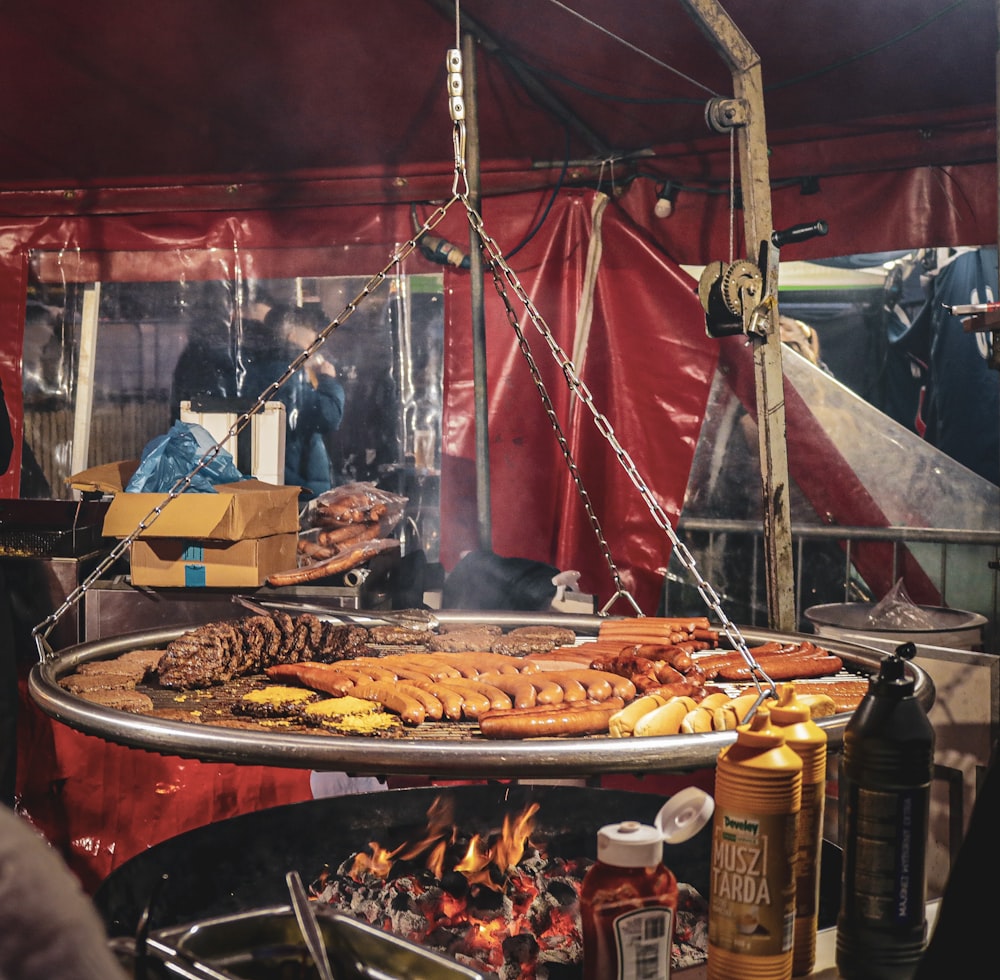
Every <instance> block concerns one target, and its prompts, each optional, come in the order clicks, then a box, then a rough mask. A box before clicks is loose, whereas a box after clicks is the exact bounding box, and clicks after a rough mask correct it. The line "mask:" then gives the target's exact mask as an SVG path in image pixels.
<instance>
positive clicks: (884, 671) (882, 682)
mask: <svg viewBox="0 0 1000 980" xmlns="http://www.w3.org/2000/svg"><path fill="white" fill-rule="evenodd" d="M916 653H917V648H916V647H915V646H914V645H913V644H912V643H903V644H902V645H900V646H898V647H896V649H895V651H894V652H892V653H890V654H889V655H888V656H886V657H883V658H882V663H881V664H880V666H879V670H878V676H877V677H874V678H872V680H871V682H870V688H871V690H872V691H873V692H874V693H878V694H892V695H894V696H896V697H905V696H906V695H908V694H912V693H913V691H914V688H915V687H916V682H915V681H914V680H913V679H912V678H911V677H907V676H906V661H907V660H912V659H913V657H914V656H916Z"/></svg>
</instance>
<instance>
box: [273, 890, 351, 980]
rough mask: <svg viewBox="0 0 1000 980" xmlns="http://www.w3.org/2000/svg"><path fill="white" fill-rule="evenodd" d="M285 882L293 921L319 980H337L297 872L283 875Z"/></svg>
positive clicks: (324, 942)
mask: <svg viewBox="0 0 1000 980" xmlns="http://www.w3.org/2000/svg"><path fill="white" fill-rule="evenodd" d="M285 882H286V883H287V885H288V893H289V895H291V898H292V911H294V912H295V920H296V921H297V922H298V924H299V929H300V930H301V931H302V938H303V939H305V941H306V948H307V949H308V950H309V955H310V956H311V957H312V958H313V961H314V962H315V963H316V968H317V969H318V970H319V977H320V980H338V978H337V975H336V974H335V973H334V972H333V966H332V965H331V963H330V957H329V956H328V955H327V951H326V941H325V940H324V939H323V932H322V930H321V929H320V927H319V922H317V921H316V913H315V912H313V907H312V903H311V902H310V901H309V897H308V896H307V895H306V890H305V888H304V887H303V885H302V879H301V878H300V877H299V873H298V871H289V872H288V874H286V875H285Z"/></svg>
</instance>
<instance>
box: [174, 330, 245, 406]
mask: <svg viewBox="0 0 1000 980" xmlns="http://www.w3.org/2000/svg"><path fill="white" fill-rule="evenodd" d="M235 396H236V366H235V363H234V361H233V355H232V350H231V327H230V322H229V319H228V317H227V315H226V314H225V313H223V312H220V311H199V312H196V313H195V314H193V315H192V318H191V321H190V323H189V325H188V342H187V346H186V347H185V348H184V350H182V351H181V355H180V357H179V358H178V359H177V364H176V366H175V367H174V377H173V385H172V387H171V389H170V421H171V422H176V421H177V420H178V419H179V418H180V417H181V402H185V401H190V402H194V401H197V400H198V399H228V398H234V397H235Z"/></svg>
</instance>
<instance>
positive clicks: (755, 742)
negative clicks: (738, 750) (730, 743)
mask: <svg viewBox="0 0 1000 980" xmlns="http://www.w3.org/2000/svg"><path fill="white" fill-rule="evenodd" d="M736 733H737V734H736V744H737V745H744V746H750V747H752V748H756V749H773V748H776V747H777V746H779V745H784V744H785V736H784V735H782V733H781V732H780V731H778V729H776V728H772V727H771V709H770V708H768V707H765V706H764V705H761V706H760V707H759V708H758V709H757V710H756V712H755V713H754V716H753V718H751V719H750V720H749V721H748V722H747V723H746V724H744V725H737V726H736Z"/></svg>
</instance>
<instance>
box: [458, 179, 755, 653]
mask: <svg viewBox="0 0 1000 980" xmlns="http://www.w3.org/2000/svg"><path fill="white" fill-rule="evenodd" d="M462 202H463V203H464V205H465V210H466V214H467V216H468V219H469V223H470V224H471V226H472V228H473V229H474V230H475V232H476V234H477V235H478V237H479V242H480V248H481V249H482V250H483V251H484V252H485V253H486V254H487V256H488V261H489V263H490V265H491V271H492V273H493V280H494V283H495V284H497V283H499V282H500V277H499V276H498V274H497V271H496V270H497V269H499V270H500V271H501V272H502V274H503V278H504V279H505V280H506V281H507V283H508V284H509V285H510V287H511V289H512V290H513V292H514V293H515V295H516V296H517V298H518V299H519V300H520V302H521V304H522V305H523V306H524V309H525V311H526V312H527V314H528V317H529V318H530V319H531V322H532V324H534V327H535V329H536V330H537V331H538V333H539V334H540V335H541V337H542V339H543V340H544V341H545V343H546V345H547V346H548V348H549V351H550V353H551V354H552V357H553V359H554V360H555V362H556V363H557V364H558V365H559V367H560V369H561V370H562V373H563V376H564V377H565V378H566V384H567V386H568V387H569V390H570V392H571V394H573V395H575V396H576V397H577V398H578V399H579V400H580V401H581V402H582V403H583V404H584V405H585V406H586V407H587V409H588V410H589V411H590V413H591V415H592V417H593V419H594V424H595V425H596V427H597V430H598V432H600V433H601V434H602V435H603V436H604V438H605V439H606V440H607V442H608V444H609V445H610V446H611V449H612V451H613V452H614V454H615V456H616V457H617V458H618V462H619V463H620V464H621V466H622V468H623V469H624V470H625V473H626V474H627V475H628V477H629V479H630V480H631V481H632V483H633V485H634V486H635V488H636V489H637V490H638V491H639V495H640V496H641V497H642V500H643V502H644V503H645V504H646V506H647V507H648V508H649V512H650V514H651V515H652V517H653V520H654V521H655V522H656V524H657V526H658V527H659V528H660V529H661V530H662V531H663V532H664V533H665V534H666V535H667V538H668V539H669V541H670V543H671V545H672V546H673V549H674V551H675V553H676V554H677V557H678V559H679V560H680V562H681V564H682V565H683V566H684V568H685V569H686V570H687V571H688V572H689V573H690V575H691V577H692V578H693V579H694V582H695V585H696V587H697V589H698V594H699V595H700V596H701V598H702V600H703V601H704V603H705V604H706V606H708V608H709V609H710V610H711V611H712V612H713V613H714V614H715V615H716V617H717V618H718V620H719V623H720V624H721V628H722V632H723V633H725V635H726V637H727V638H728V639H729V641H730V643H732V644H733V646H734V647H735V648H736V649H737V650H739V651H740V653H741V654H742V655H743V657H744V659H745V660H746V661H747V663H748V665H749V666H750V667H751V669H752V670H753V671H754V672H756V671H759V670H760V665H759V664H758V663H757V661H756V660H755V659H754V657H753V656H752V654H751V653H750V652H749V649H748V647H747V642H746V640H745V639H744V637H743V634H742V633H741V632H740V630H739V628H738V627H737V626H736V624H735V623H733V621H732V620H731V619H730V618H729V616H728V615H727V614H726V612H725V610H724V609H723V608H722V600H721V599H720V597H719V594H718V592H716V590H715V589H714V588H713V587H712V585H711V584H710V583H709V582H708V581H707V580H706V579H705V578H704V576H703V575H702V574H701V571H700V570H699V568H698V565H697V562H696V561H695V559H694V556H693V555H692V554H691V552H690V551H689V550H688V548H687V546H686V545H685V544H684V543H683V542H682V541H681V540H680V538H678V537H677V534H676V532H675V531H674V529H673V527H672V525H671V523H670V519H669V518H668V517H667V514H666V512H665V511H664V510H663V508H662V507H661V506H660V503H659V501H657V500H656V498H655V497H654V496H653V494H652V492H651V491H650V489H649V487H648V486H647V485H646V482H645V480H644V479H643V478H642V475H641V474H640V473H639V470H638V468H637V467H636V465H635V462H634V461H633V459H632V457H631V456H630V455H629V453H628V451H627V450H626V449H625V448H624V447H623V446H622V444H621V443H620V442H619V441H618V437H617V436H616V435H615V431H614V427H613V426H612V424H611V422H610V420H609V419H608V418H607V416H606V415H604V414H603V413H601V412H600V411H599V409H598V408H597V406H596V405H595V403H594V397H593V395H592V393H591V391H590V389H589V388H588V387H587V385H586V382H584V381H583V379H582V378H581V377H580V375H579V374H578V373H577V370H576V366H575V365H574V364H573V362H572V360H571V359H570V358H569V356H568V355H567V354H566V352H565V351H564V350H563V349H562V348H561V347H560V346H559V343H558V341H557V340H556V339H555V337H554V336H553V335H552V331H551V330H550V329H549V327H548V325H547V324H546V322H545V320H544V319H543V317H542V315H541V314H540V313H539V312H538V310H537V309H536V307H535V305H534V303H533V302H532V301H531V297H530V296H528V293H527V291H526V290H525V288H524V287H523V286H522V285H521V282H520V280H519V279H518V278H517V275H516V273H515V272H514V270H513V269H511V267H510V265H508V263H507V261H506V259H505V258H504V256H503V252H502V251H501V249H500V247H499V246H498V245H497V243H496V242H495V241H494V239H493V238H492V237H491V236H490V235H489V233H488V232H487V231H486V228H485V225H484V224H483V219H482V217H481V216H480V215H479V213H478V212H477V211H476V209H475V208H474V207H473V206H472V203H471V201H470V200H469V198H468V196H466V195H463V196H462ZM499 291H500V290H499V289H498V292H499ZM501 299H502V300H503V302H504V305H505V306H506V308H507V310H508V318H509V319H511V323H512V325H515V322H516V317H515V316H513V314H512V311H511V308H510V304H509V301H508V299H507V295H506V288H505V287H504V289H503V290H502V292H501ZM516 329H517V330H518V331H519V329H520V328H519V327H517V328H516ZM519 335H520V334H519ZM530 363H531V366H532V376H533V377H535V378H536V382H535V383H536V385H538V379H537V366H536V365H534V363H533V361H532V362H530ZM540 390H542V389H540ZM550 407H551V401H549V400H548V399H547V396H546V410H547V411H548V410H549V408H550ZM550 419H551V420H552V421H553V423H554V424H556V425H557V423H556V420H555V418H554V414H553V413H550ZM559 435H560V437H562V433H561V432H559ZM562 441H564V437H562ZM561 444H562V442H561ZM577 477H578V474H577V473H576V472H575V468H574V480H577ZM577 486H578V487H581V486H582V484H580V482H579V481H578V480H577ZM586 499H587V503H586V506H587V512H588V514H589V515H592V514H593V510H592V508H591V507H590V506H589V498H586ZM595 522H596V517H595V518H594V519H593V521H592V523H595ZM596 526H597V527H599V524H597V525H596ZM601 540H602V544H603V546H604V547H605V548H606V542H604V540H603V537H602V538H601ZM612 567H613V566H612ZM616 598H617V597H616ZM633 602H634V600H633Z"/></svg>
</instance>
